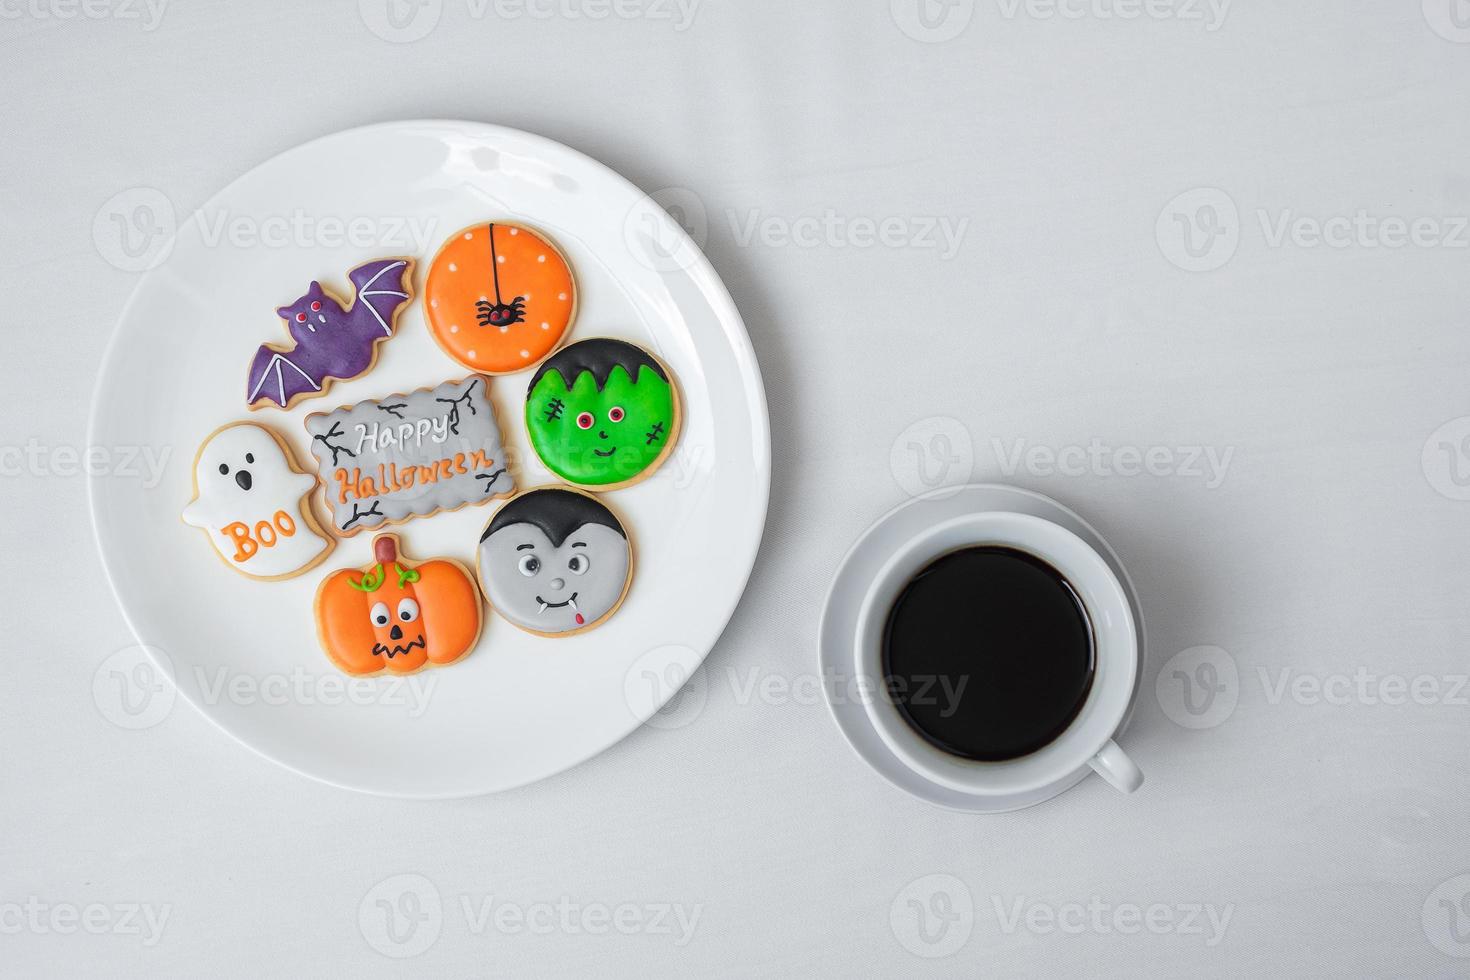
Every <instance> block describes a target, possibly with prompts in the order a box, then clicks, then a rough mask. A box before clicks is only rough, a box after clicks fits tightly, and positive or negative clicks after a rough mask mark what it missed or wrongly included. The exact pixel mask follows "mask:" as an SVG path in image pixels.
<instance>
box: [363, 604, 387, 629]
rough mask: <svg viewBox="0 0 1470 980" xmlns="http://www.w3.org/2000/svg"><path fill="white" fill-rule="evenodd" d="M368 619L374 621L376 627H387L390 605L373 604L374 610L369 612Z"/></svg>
mask: <svg viewBox="0 0 1470 980" xmlns="http://www.w3.org/2000/svg"><path fill="white" fill-rule="evenodd" d="M368 618H370V619H371V620H372V621H373V625H374V626H387V625H388V620H389V618H390V617H389V614H388V604H387V603H386V602H375V603H373V608H372V609H370V610H368Z"/></svg>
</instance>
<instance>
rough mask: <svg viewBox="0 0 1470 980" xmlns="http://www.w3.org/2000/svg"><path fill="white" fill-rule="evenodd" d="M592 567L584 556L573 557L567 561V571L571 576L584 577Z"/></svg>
mask: <svg viewBox="0 0 1470 980" xmlns="http://www.w3.org/2000/svg"><path fill="white" fill-rule="evenodd" d="M591 567H592V562H590V561H588V560H587V556H586V555H573V556H572V557H571V559H570V560H568V561H567V571H569V572H571V573H572V574H573V575H586V574H587V569H589V568H591Z"/></svg>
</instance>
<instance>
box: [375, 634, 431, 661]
mask: <svg viewBox="0 0 1470 980" xmlns="http://www.w3.org/2000/svg"><path fill="white" fill-rule="evenodd" d="M414 647H418V648H419V649H420V650H423V649H425V648H426V647H425V644H424V634H422V633H420V634H419V638H418V639H417V640H411V641H409V643H408V645H407V646H399V645H397V644H396V643H395V644H394V645H393V646H391V647H390V646H388V645H387V644H386V643H375V644H373V656H375V657H383V656H386V657H387V658H388V659H389V660H392V659H393V658H394V657H404V656H407V655H408V652H409V651H410V650H412V649H413V648H414Z"/></svg>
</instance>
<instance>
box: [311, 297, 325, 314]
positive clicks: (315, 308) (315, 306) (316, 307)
mask: <svg viewBox="0 0 1470 980" xmlns="http://www.w3.org/2000/svg"><path fill="white" fill-rule="evenodd" d="M321 308H322V303H321V300H317V299H314V300H312V301H311V312H313V313H317V312H319V311H320V310H321Z"/></svg>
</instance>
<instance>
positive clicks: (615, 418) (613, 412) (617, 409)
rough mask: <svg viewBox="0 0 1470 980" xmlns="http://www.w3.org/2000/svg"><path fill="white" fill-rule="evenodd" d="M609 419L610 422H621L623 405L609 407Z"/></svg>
mask: <svg viewBox="0 0 1470 980" xmlns="http://www.w3.org/2000/svg"><path fill="white" fill-rule="evenodd" d="M607 420H608V421H609V422H621V421H622V420H623V407H622V406H621V405H614V406H613V407H612V408H610V409H608V410H607Z"/></svg>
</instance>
